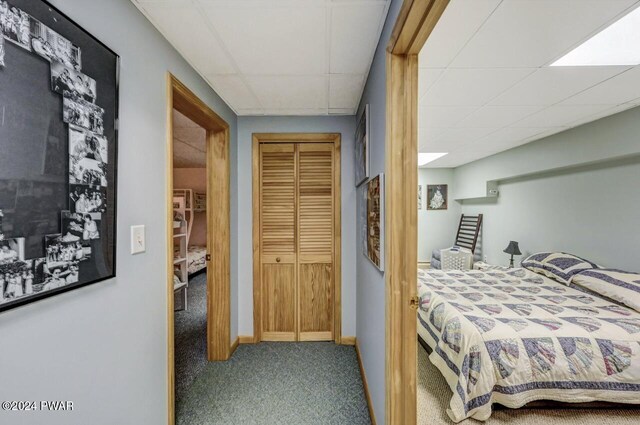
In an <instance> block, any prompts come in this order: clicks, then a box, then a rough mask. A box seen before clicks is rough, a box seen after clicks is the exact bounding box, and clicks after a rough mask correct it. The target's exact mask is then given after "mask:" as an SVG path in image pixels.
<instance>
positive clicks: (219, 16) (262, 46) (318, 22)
mask: <svg viewBox="0 0 640 425" xmlns="http://www.w3.org/2000/svg"><path fill="white" fill-rule="evenodd" d="M201 4H202V5H203V8H204V10H205V13H206V14H207V17H208V18H209V20H210V21H211V24H212V26H213V27H214V28H215V29H216V31H217V33H218V35H219V36H220V39H221V41H222V42H223V43H224V45H225V46H226V47H227V49H228V50H229V52H230V54H231V55H232V58H233V59H234V60H235V62H236V63H237V65H238V67H239V69H240V72H241V73H243V74H245V75H256V74H260V75H311V74H324V73H325V72H326V70H327V59H326V56H327V55H326V49H327V45H326V38H327V37H326V32H327V20H326V15H327V13H326V8H325V5H324V3H317V2H311V3H309V2H297V3H293V2H289V3H287V4H288V7H274V6H273V4H272V2H249V4H250V5H251V7H247V4H246V3H245V2H225V3H224V4H223V5H221V4H219V3H218V2H203V3H201ZM296 5H297V6H296Z"/></svg>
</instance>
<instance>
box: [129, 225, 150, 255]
mask: <svg viewBox="0 0 640 425" xmlns="http://www.w3.org/2000/svg"><path fill="white" fill-rule="evenodd" d="M146 250H147V245H146V241H145V232H144V224H140V225H137V226H131V254H140V253H142V252H145V251H146Z"/></svg>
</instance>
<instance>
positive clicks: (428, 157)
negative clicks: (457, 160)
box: [418, 152, 448, 167]
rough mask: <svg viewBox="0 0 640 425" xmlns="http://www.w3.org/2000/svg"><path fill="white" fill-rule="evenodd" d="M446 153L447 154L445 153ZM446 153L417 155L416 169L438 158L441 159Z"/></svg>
mask: <svg viewBox="0 0 640 425" xmlns="http://www.w3.org/2000/svg"><path fill="white" fill-rule="evenodd" d="M447 153H448V152H447ZM447 153H419V154H418V167H422V166H423V165H426V164H428V163H430V162H432V161H435V160H436V159H438V158H442V157H443V156H445V155H447Z"/></svg>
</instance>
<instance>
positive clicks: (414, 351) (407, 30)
mask: <svg viewBox="0 0 640 425" xmlns="http://www.w3.org/2000/svg"><path fill="white" fill-rule="evenodd" d="M448 3H449V0H405V1H404V3H403V4H402V8H401V10H400V13H399V14H398V19H397V21H396V23H395V26H394V28H393V32H392V35H391V39H390V40H389V44H388V46H387V96H386V99H387V100H386V103H387V105H386V110H387V128H386V131H387V133H386V137H385V139H386V146H385V152H386V164H385V172H386V177H387V179H386V181H387V187H386V193H387V196H386V200H385V201H386V204H385V211H386V217H385V226H386V235H385V236H386V252H387V256H386V259H385V268H386V276H385V284H386V304H387V307H386V309H387V314H386V335H387V338H386V356H385V357H386V377H387V380H386V418H385V419H386V420H385V423H388V424H393V425H395V424H403V425H415V424H416V421H417V394H416V393H417V389H416V382H417V374H418V371H417V355H418V344H417V323H416V322H417V312H416V310H417V308H418V304H419V302H418V298H417V285H418V239H417V225H418V214H417V212H418V208H417V199H416V196H415V194H416V192H417V190H418V54H419V53H420V50H421V49H422V47H423V46H424V44H425V42H426V40H427V38H428V37H429V35H430V34H431V32H432V31H433V28H434V27H435V25H436V23H437V22H438V20H439V19H440V17H441V16H442V13H443V12H444V10H445V8H446V7H447V5H448Z"/></svg>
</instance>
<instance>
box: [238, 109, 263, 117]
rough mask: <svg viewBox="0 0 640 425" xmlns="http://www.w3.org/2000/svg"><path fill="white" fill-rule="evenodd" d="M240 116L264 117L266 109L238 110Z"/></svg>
mask: <svg viewBox="0 0 640 425" xmlns="http://www.w3.org/2000/svg"><path fill="white" fill-rule="evenodd" d="M236 112H237V113H238V115H242V116H257V115H264V109H260V108H259V109H237V111H236Z"/></svg>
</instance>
